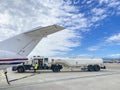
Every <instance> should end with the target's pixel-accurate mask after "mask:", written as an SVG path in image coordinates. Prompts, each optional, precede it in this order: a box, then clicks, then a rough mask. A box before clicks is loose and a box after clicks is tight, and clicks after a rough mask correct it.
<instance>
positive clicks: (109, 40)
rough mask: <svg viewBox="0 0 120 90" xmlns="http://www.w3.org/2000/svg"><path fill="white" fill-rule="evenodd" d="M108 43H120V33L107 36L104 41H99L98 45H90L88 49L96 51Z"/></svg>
mask: <svg viewBox="0 0 120 90" xmlns="http://www.w3.org/2000/svg"><path fill="white" fill-rule="evenodd" d="M108 45H120V33H118V34H116V35H112V36H110V37H107V38H106V39H104V40H103V41H102V42H100V43H98V44H97V45H94V46H90V47H88V48H87V50H89V51H96V50H99V49H101V48H102V47H104V46H108Z"/></svg>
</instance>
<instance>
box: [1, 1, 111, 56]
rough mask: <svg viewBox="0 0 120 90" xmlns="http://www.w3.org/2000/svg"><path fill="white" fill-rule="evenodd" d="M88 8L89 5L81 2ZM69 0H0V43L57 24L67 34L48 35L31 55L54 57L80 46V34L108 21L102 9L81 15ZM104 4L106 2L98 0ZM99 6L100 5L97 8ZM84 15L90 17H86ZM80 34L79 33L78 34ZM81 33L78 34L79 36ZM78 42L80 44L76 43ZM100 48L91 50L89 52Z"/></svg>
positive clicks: (62, 32) (95, 9)
mask: <svg viewBox="0 0 120 90" xmlns="http://www.w3.org/2000/svg"><path fill="white" fill-rule="evenodd" d="M78 1H79V2H77V0H76V2H74V3H80V2H82V3H85V2H87V4H88V5H89V4H90V3H91V2H92V1H90V0H89V1H87V0H84V1H80V0H78ZM71 2H72V1H71V0H67V2H65V1H64V0H29V1H28V0H19V1H16V0H9V1H7V0H2V1H0V20H1V21H0V30H1V34H0V40H3V39H5V38H8V37H10V36H13V35H15V34H18V33H21V32H24V31H26V30H29V29H32V28H35V27H37V26H47V25H51V24H59V25H62V26H65V27H66V30H64V31H61V32H58V33H56V34H53V35H50V36H48V37H47V38H45V39H43V40H42V41H41V43H39V45H38V46H37V47H36V48H35V49H34V51H33V52H32V53H31V54H40V55H45V56H55V55H58V54H66V53H67V52H69V51H71V50H72V49H73V48H74V47H77V46H78V45H81V39H82V36H81V34H80V33H81V32H86V31H89V30H90V29H89V28H90V27H92V26H96V25H95V23H96V22H98V21H100V20H103V19H105V18H106V17H107V14H106V12H107V11H106V10H107V9H104V8H96V7H95V8H92V10H91V9H90V10H89V11H84V12H82V13H81V11H82V9H81V10H80V8H81V7H84V5H83V6H79V8H77V6H74V5H71ZM100 2H101V3H103V2H104V3H105V2H106V3H107V2H109V0H100ZM98 6H99V5H98ZM86 13H90V14H92V15H91V16H88V17H87V16H86ZM78 30H79V31H78ZM78 32H80V33H78ZM78 39H79V40H78ZM98 48H99V47H91V48H89V49H90V50H95V49H98Z"/></svg>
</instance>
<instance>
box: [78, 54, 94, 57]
mask: <svg viewBox="0 0 120 90" xmlns="http://www.w3.org/2000/svg"><path fill="white" fill-rule="evenodd" d="M78 57H85V58H86V57H93V55H91V54H80V55H78Z"/></svg>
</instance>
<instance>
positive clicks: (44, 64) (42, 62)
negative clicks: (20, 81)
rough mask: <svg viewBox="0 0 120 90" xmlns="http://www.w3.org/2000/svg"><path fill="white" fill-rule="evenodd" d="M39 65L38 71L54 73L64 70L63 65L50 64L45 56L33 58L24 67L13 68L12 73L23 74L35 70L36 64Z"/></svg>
mask: <svg viewBox="0 0 120 90" xmlns="http://www.w3.org/2000/svg"><path fill="white" fill-rule="evenodd" d="M36 63H37V64H38V69H37V70H52V71H53V72H59V71H60V70H61V69H62V65H59V64H52V63H49V59H48V58H44V57H43V56H33V57H32V58H30V59H29V60H28V61H26V62H25V63H23V64H22V65H18V66H13V67H12V71H17V72H18V73H23V72H25V71H27V70H34V66H35V64H36Z"/></svg>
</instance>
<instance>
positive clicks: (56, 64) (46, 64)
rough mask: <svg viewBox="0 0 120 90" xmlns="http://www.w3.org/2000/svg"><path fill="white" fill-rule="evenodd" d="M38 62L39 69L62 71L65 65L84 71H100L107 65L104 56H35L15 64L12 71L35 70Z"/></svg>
mask: <svg viewBox="0 0 120 90" xmlns="http://www.w3.org/2000/svg"><path fill="white" fill-rule="evenodd" d="M36 63H37V64H38V69H37V70H52V71H53V72H60V71H61V69H62V68H63V67H68V68H79V69H81V70H84V71H100V70H101V69H105V68H106V67H105V66H104V64H103V59H102V58H60V59H59V58H45V57H44V56H34V57H32V58H30V59H29V60H28V61H26V62H25V63H24V64H22V65H18V66H13V67H12V71H17V72H19V73H23V72H25V71H27V70H34V66H35V64H36Z"/></svg>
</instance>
